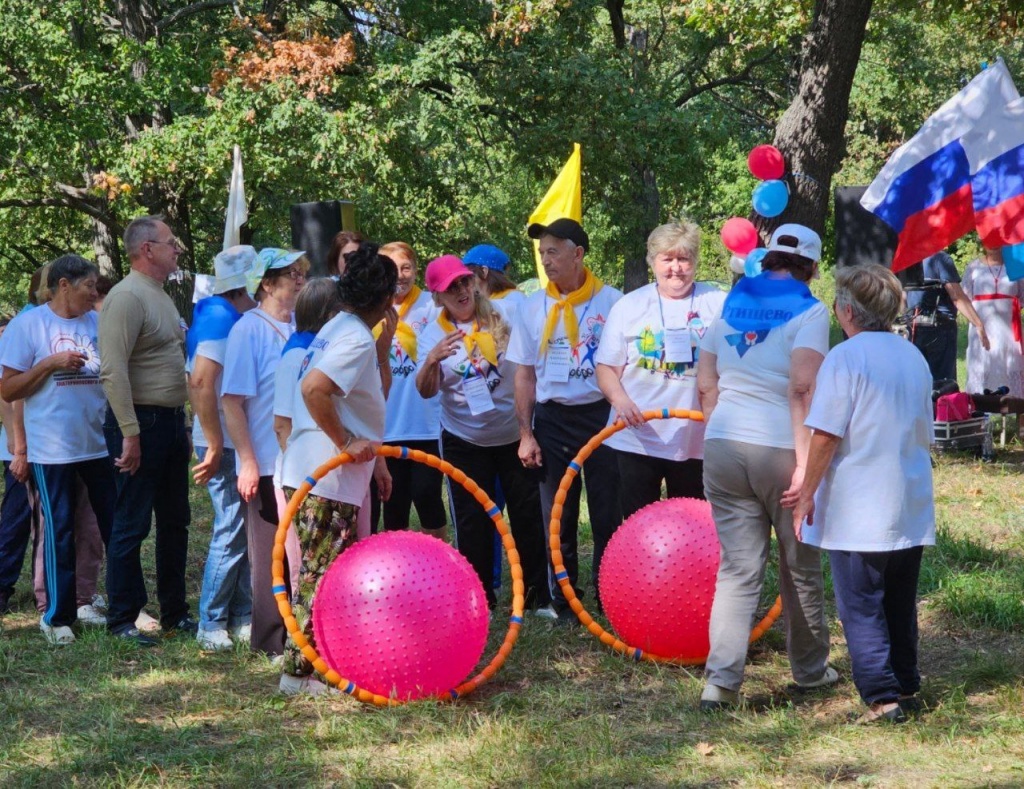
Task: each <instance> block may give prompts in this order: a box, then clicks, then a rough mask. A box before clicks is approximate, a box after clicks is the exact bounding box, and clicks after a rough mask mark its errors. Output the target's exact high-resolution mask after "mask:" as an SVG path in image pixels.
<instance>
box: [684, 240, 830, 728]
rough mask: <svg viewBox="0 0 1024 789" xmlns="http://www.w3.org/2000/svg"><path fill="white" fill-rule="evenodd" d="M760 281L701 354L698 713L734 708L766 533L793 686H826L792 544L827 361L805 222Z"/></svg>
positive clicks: (749, 283)
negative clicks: (709, 547)
mask: <svg viewBox="0 0 1024 789" xmlns="http://www.w3.org/2000/svg"><path fill="white" fill-rule="evenodd" d="M768 250H769V251H768V254H767V255H766V256H765V258H764V262H763V263H762V268H763V270H764V271H763V273H762V274H760V275H759V276H756V277H744V278H743V279H741V280H740V281H739V282H737V283H736V285H735V287H733V289H732V291H731V292H730V293H729V295H728V296H727V297H726V300H725V304H724V305H723V306H722V315H721V317H720V319H719V320H717V321H715V323H714V324H713V325H712V326H711V328H710V330H709V331H708V332H707V334H705V335H704V339H703V341H702V342H701V346H700V358H699V359H698V361H697V389H698V391H699V393H700V404H701V410H702V411H703V412H704V418H705V419H706V420H707V428H706V430H705V433H704V493H705V495H706V496H707V500H708V501H709V502H710V504H711V512H712V515H713V517H714V519H715V527H716V529H717V531H718V539H719V541H720V542H721V561H720V564H719V567H718V582H717V585H716V589H715V601H714V605H713V606H712V608H711V624H710V636H711V652H710V653H709V654H708V659H707V663H706V664H705V670H704V676H705V678H706V680H707V684H706V685H705V687H704V692H703V694H702V695H701V702H700V706H701V709H702V710H706V711H710V710H717V709H722V708H728V707H735V706H737V705H738V704H739V702H740V695H739V689H740V684H741V683H742V682H743V669H744V665H745V663H746V660H747V642H748V640H749V637H750V628H751V626H752V625H753V621H754V614H755V612H756V609H757V605H758V602H759V600H760V597H761V586H762V583H763V581H764V571H765V564H766V562H767V560H768V551H769V548H770V546H771V531H772V529H774V530H775V536H776V538H777V540H778V544H779V591H780V593H781V595H782V608H783V610H784V611H785V612H786V616H785V620H786V648H787V652H788V653H789V662H790V667H791V669H792V671H793V678H794V679H795V680H796V682H797V684H798V685H800V686H801V687H804V688H814V687H821V686H824V685H830V684H832V683H834V682H835V681H836V680H837V679H838V675H837V674H836V671H835V669H833V668H831V667H830V666H829V665H828V653H829V634H828V623H827V622H826V621H825V600H824V579H823V577H822V573H821V553H820V552H819V551H818V550H817V549H816V548H812V547H810V546H809V545H805V544H804V543H802V542H800V541H799V540H798V539H797V536H796V532H795V530H794V528H793V518H792V512H791V511H790V510H788V509H785V508H784V507H783V503H784V501H790V500H793V499H795V496H796V495H798V494H799V492H800V487H801V484H802V482H803V476H804V469H805V468H806V465H807V448H808V444H809V442H810V430H809V429H808V428H807V427H805V426H804V420H805V419H806V418H807V411H808V409H809V407H810V404H811V395H812V393H813V391H814V377H815V375H817V373H818V368H819V367H820V366H821V362H822V359H824V358H825V354H826V353H827V352H828V327H829V320H828V310H826V309H825V307H824V305H822V303H821V302H820V301H818V300H817V299H816V298H814V296H812V295H811V291H810V290H809V289H808V287H807V282H808V281H809V280H810V279H811V277H812V276H813V275H814V272H815V271H816V270H817V265H818V259H819V258H820V257H821V239H820V238H819V237H818V234H817V233H815V232H814V231H813V230H811V229H810V228H807V227H804V226H803V225H782V226H781V227H779V228H778V229H777V230H776V231H775V233H774V234H773V235H772V239H771V242H770V243H769V245H768Z"/></svg>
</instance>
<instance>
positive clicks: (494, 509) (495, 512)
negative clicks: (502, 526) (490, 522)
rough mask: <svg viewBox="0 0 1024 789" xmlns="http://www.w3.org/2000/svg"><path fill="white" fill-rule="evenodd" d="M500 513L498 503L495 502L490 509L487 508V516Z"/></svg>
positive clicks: (496, 515)
mask: <svg viewBox="0 0 1024 789" xmlns="http://www.w3.org/2000/svg"><path fill="white" fill-rule="evenodd" d="M500 514H501V510H499V509H498V505H497V504H495V505H494V506H493V507H491V509H489V510H487V517H488V518H496V517H498V516H499V515H500Z"/></svg>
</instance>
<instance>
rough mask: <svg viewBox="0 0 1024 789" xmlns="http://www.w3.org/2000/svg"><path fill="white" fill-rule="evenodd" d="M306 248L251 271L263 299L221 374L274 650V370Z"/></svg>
mask: <svg viewBox="0 0 1024 789" xmlns="http://www.w3.org/2000/svg"><path fill="white" fill-rule="evenodd" d="M304 254H305V253H303V252H289V251H288V250H284V249H274V248H268V249H263V250H261V251H260V252H259V254H258V255H257V256H256V265H255V267H254V268H253V269H252V270H250V272H249V274H248V275H247V287H248V289H249V291H250V293H251V294H252V295H253V297H254V298H255V299H256V301H257V303H258V305H257V306H256V307H255V308H253V309H251V310H249V311H248V312H246V313H245V314H244V315H242V317H241V318H239V319H238V321H237V322H236V323H235V325H234V326H232V327H231V332H230V333H229V334H228V344H227V348H226V349H225V354H224V371H223V373H222V375H221V404H222V406H223V408H224V423H225V426H226V427H227V431H228V435H229V436H230V437H231V443H232V444H234V447H235V465H236V467H237V469H238V492H239V494H241V496H242V500H243V502H245V504H244V505H243V506H244V510H245V531H246V536H247V538H248V543H249V565H250V575H251V579H252V623H251V631H250V633H251V634H250V646H251V647H252V648H253V649H255V650H258V651H261V652H265V653H267V654H269V655H279V654H281V652H282V650H283V649H284V637H285V630H284V623H283V622H282V621H281V616H280V614H278V612H277V600H275V599H274V595H273V593H272V592H271V590H270V561H271V553H272V552H273V548H274V533H275V532H276V531H277V499H276V496H275V495H274V464H275V462H276V460H277V453H278V445H277V437H276V436H275V435H274V375H275V373H276V371H277V366H278V364H279V363H280V361H281V351H282V350H283V349H284V346H285V343H286V342H288V338H289V337H291V335H292V332H293V331H294V330H295V324H294V322H293V321H294V318H293V316H292V310H294V309H295V299H296V297H297V296H298V295H299V290H301V288H302V285H303V283H304V282H305V279H306V270H307V268H308V264H307V263H306V259H305V257H304Z"/></svg>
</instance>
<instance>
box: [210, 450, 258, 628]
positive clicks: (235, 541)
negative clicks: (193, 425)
mask: <svg viewBox="0 0 1024 789" xmlns="http://www.w3.org/2000/svg"><path fill="white" fill-rule="evenodd" d="M196 457H198V458H199V460H200V461H202V460H203V459H204V458H205V457H206V447H196ZM206 490H207V491H208V492H209V494H210V503H211V504H212V505H213V528H212V532H211V534H210V552H209V554H208V555H207V557H206V569H205V570H204V572H203V590H202V592H201V593H200V595H199V629H200V630H225V629H227V628H231V627H241V626H242V625H247V624H249V623H250V621H251V620H252V586H251V580H250V577H249V552H248V544H247V542H246V537H245V518H244V517H243V514H242V497H241V496H240V495H239V493H238V475H237V474H236V472H235V450H233V449H228V448H227V447H225V448H224V453H223V454H222V455H221V458H220V468H219V469H218V471H217V473H216V474H214V475H213V476H212V477H211V478H210V481H209V482H207V483H206Z"/></svg>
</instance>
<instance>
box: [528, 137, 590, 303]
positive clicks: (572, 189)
mask: <svg viewBox="0 0 1024 789" xmlns="http://www.w3.org/2000/svg"><path fill="white" fill-rule="evenodd" d="M582 191H583V186H582V179H581V177H580V144H579V143H578V142H576V143H573V145H572V155H571V156H570V157H569V161H567V162H566V163H565V167H563V168H562V172H560V173H559V174H558V177H557V178H555V180H554V181H552V183H551V186H550V187H549V188H548V193H547V194H546V195H544V199H543V200H541V201H540V203H538V204H537V207H536V208H535V209H534V211H533V213H532V214H530V224H531V225H532V224H533V223H534V222H538V223H540V224H542V225H547V224H550V223H551V222H554V221H555V220H556V219H561V218H563V217H567V218H569V219H575V220H576V221H577V222H582V221H583V196H582ZM533 257H534V260H535V261H536V262H537V276H538V277H539V278H540V286H541V287H542V288H544V287H547V284H548V278H547V275H546V274H545V273H544V266H542V265H541V263H540V244H539V243H538V242H537V241H534V242H533Z"/></svg>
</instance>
